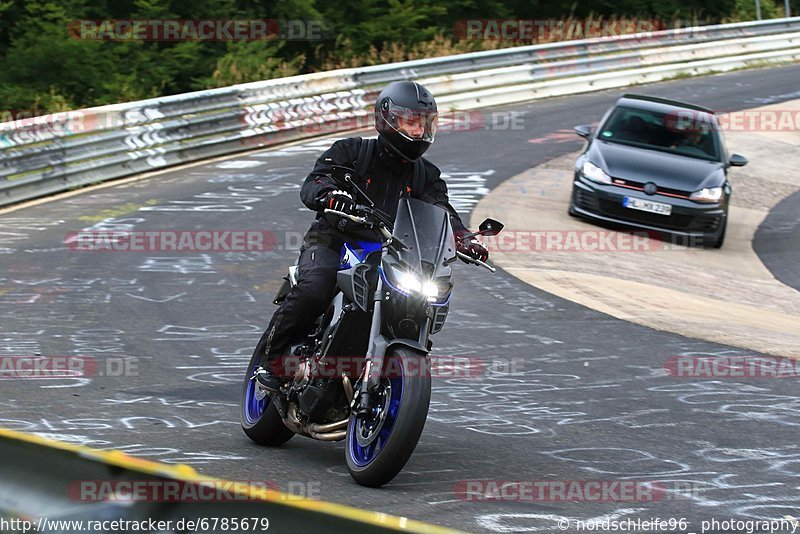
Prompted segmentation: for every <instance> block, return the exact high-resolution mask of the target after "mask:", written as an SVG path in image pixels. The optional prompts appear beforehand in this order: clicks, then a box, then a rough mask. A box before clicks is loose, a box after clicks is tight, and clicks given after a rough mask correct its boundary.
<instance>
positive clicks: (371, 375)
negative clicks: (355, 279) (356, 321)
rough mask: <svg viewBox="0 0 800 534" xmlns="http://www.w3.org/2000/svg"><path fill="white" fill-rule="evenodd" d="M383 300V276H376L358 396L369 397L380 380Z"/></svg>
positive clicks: (382, 355)
mask: <svg viewBox="0 0 800 534" xmlns="http://www.w3.org/2000/svg"><path fill="white" fill-rule="evenodd" d="M382 301H383V277H381V276H379V277H378V282H377V284H376V287H375V293H373V295H372V302H373V309H372V322H371V323H370V327H369V342H368V343H367V354H366V357H365V364H364V377H365V379H364V380H362V381H361V387H360V388H359V393H360V395H359V397H363V399H365V400H366V399H369V398H370V395H369V393H368V392H370V391H375V389H376V388H377V387H378V385H379V384H380V382H381V370H382V369H383V359H384V358H385V357H386V350H385V349H386V347H380V348H379V347H378V346H377V345H378V343H377V341H378V340H379V339H380V337H381V325H382V324H383V314H382V313H381V305H382Z"/></svg>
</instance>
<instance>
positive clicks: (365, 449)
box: [347, 365, 404, 467]
mask: <svg viewBox="0 0 800 534" xmlns="http://www.w3.org/2000/svg"><path fill="white" fill-rule="evenodd" d="M399 367H400V368H401V369H402V365H400V366H399ZM403 378H404V377H403V376H402V372H401V376H399V377H397V378H390V379H389V383H390V384H391V388H392V390H391V398H390V399H389V400H388V402H387V414H386V420H385V421H384V423H383V426H382V427H381V429H380V431H379V432H378V436H377V437H376V438H375V439H374V440H372V441H371V442H370V443H369V444H368V445H367V446H362V445H361V444H360V443H359V442H358V439H357V438H356V432H359V431H360V430H361V428H362V423H361V419H360V418H357V417H351V418H350V424H349V428H348V429H347V435H348V439H347V441H348V454H349V455H350V459H351V460H352V461H353V463H354V464H355V465H356V466H358V467H366V466H368V465H369V464H371V463H372V462H373V461H374V460H375V458H377V457H378V454H379V453H380V452H381V451H382V450H383V448H384V447H385V446H386V443H387V442H388V441H389V438H390V437H391V435H392V430H394V426H395V423H396V422H397V416H398V415H399V413H400V400H401V399H402V397H403V384H404V380H403Z"/></svg>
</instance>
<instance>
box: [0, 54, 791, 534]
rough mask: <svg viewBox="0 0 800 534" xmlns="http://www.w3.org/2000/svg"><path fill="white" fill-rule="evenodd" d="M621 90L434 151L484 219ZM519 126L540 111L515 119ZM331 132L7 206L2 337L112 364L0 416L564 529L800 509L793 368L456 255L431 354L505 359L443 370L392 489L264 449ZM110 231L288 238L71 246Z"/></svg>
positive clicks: (737, 85) (495, 523) (737, 105)
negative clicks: (735, 375)
mask: <svg viewBox="0 0 800 534" xmlns="http://www.w3.org/2000/svg"><path fill="white" fill-rule="evenodd" d="M798 79H800V65H794V66H789V67H782V68H771V69H761V70H754V71H741V72H735V73H731V74H726V75H717V76H709V77H702V78H697V79H682V80H676V81H673V82H666V83H661V84H657V85H651V86H647V87H645V88H635V89H634V92H644V93H647V94H653V95H662V96H668V97H676V98H681V99H685V100H689V101H693V102H696V103H699V104H702V105H706V106H711V107H714V108H716V109H722V110H734V109H741V108H747V107H753V106H755V105H759V104H763V103H768V102H780V101H782V100H788V99H791V98H797V97H798V96H800V91H798V90H797V80H798ZM620 93H621V91H603V92H598V93H596V94H586V95H580V96H572V97H568V98H566V97H565V98H554V99H549V100H546V101H539V102H533V103H529V104H526V105H519V106H513V107H509V108H503V109H499V108H498V109H495V110H490V111H488V112H487V114H488V115H485V116H486V117H488V118H490V119H493V120H494V126H495V128H494V129H480V130H476V131H471V132H450V133H447V132H442V134H441V135H440V136H439V137H438V138H437V141H436V144H435V146H434V147H433V148H432V149H431V150H430V152H429V157H430V159H431V160H432V161H434V162H436V163H438V164H439V166H440V167H441V168H442V170H443V172H444V173H446V175H447V179H448V182H449V183H450V186H451V192H452V197H453V199H454V201H455V204H456V205H457V207H458V208H459V209H460V210H461V211H462V212H467V211H468V210H469V209H470V207H471V206H473V205H474V204H475V203H476V202H477V199H479V198H480V196H481V195H483V194H485V193H486V192H487V191H488V190H489V189H491V188H493V187H494V186H496V185H497V184H499V183H500V182H501V181H503V180H504V179H505V178H508V177H510V176H513V175H515V174H518V173H519V172H521V171H523V170H524V169H527V168H530V167H533V166H535V165H537V164H540V163H542V162H544V161H547V160H549V159H551V158H553V157H555V156H558V155H560V154H563V153H566V152H568V151H574V150H576V149H577V148H579V147H580V143H579V141H578V138H577V136H574V135H573V134H571V133H570V129H571V127H572V126H573V125H576V124H580V123H590V122H594V121H597V120H599V118H600V116H601V115H602V113H603V112H604V111H605V109H606V108H607V107H608V106H609V105H610V104H611V103H612V102H613V100H614V99H615V98H616V97H617V96H618V95H619V94H620ZM512 113H513V114H516V115H512ZM511 119H514V120H516V121H517V122H516V124H517V125H520V124H521V125H522V126H523V127H522V128H516V129H514V128H505V129H504V128H503V126H504V125H508V124H514V122H513V120H511ZM520 121H521V122H520ZM487 123H488V124H491V122H488V121H487ZM329 143H330V140H318V141H314V142H310V143H306V144H304V145H301V146H295V147H289V148H285V149H279V150H273V151H265V152H251V153H246V154H241V155H239V156H237V157H234V158H232V159H228V160H226V161H215V162H210V163H206V164H203V165H199V166H192V167H189V168H185V169H180V170H175V171H171V172H167V173H163V174H160V175H158V176H157V177H154V178H151V179H147V180H143V181H138V182H134V183H130V184H127V185H121V186H116V187H112V188H105V189H101V190H98V191H95V192H86V193H83V194H79V195H76V196H71V197H69V198H64V199H60V200H57V201H54V202H48V203H44V204H41V205H38V206H34V207H29V208H26V209H23V210H19V211H16V212H13V213H9V214H5V215H1V216H0V266H2V269H1V270H0V273H2V274H0V324H2V327H0V354H3V355H28V354H32V353H41V354H44V355H48V356H66V355H77V354H81V355H86V356H90V357H93V358H96V359H97V361H98V363H99V366H98V370H99V371H100V372H101V373H102V374H103V375H104V376H93V377H85V378H78V379H72V378H70V379H37V380H17V381H5V382H4V383H3V385H2V387H3V397H2V399H0V426H2V427H8V428H13V429H17V430H22V431H27V432H34V433H38V434H40V435H46V436H50V437H56V438H59V439H66V440H70V441H73V442H76V443H84V444H87V445H89V446H92V447H95V448H101V449H119V450H122V451H125V452H128V453H130V454H134V455H138V456H142V457H145V458H149V459H153V460H159V461H165V462H170V463H188V464H191V465H193V466H195V467H196V468H197V469H198V470H200V471H202V472H204V473H208V474H212V475H215V476H220V477H224V478H229V479H243V480H269V481H275V482H277V483H278V484H279V485H280V487H281V488H283V489H285V490H287V491H290V492H294V493H307V494H310V495H311V496H312V497H317V498H322V499H325V500H330V501H334V502H339V503H344V504H348V505H352V506H357V507H361V508H366V509H370V510H378V511H382V512H388V513H392V514H398V515H403V516H408V517H411V518H414V519H420V520H424V521H429V522H433V523H437V524H441V525H447V526H451V527H457V528H461V529H464V530H467V531H474V532H516V531H520V532H522V531H525V532H557V531H558V529H557V521H558V520H559V519H563V518H567V519H570V520H573V521H572V523H571V524H570V531H574V529H575V528H576V524H575V522H574V520H577V519H583V520H587V519H592V518H595V519H597V518H604V519H615V518H624V517H633V518H642V519H646V518H651V517H659V518H670V517H672V518H676V519H677V518H687V519H688V520H689V521H690V527H692V528H690V529H689V530H690V531H698V530H697V529H699V528H700V521H701V520H704V519H711V518H717V519H719V520H723V519H728V518H741V519H747V518H750V519H753V518H780V517H783V516H785V515H793V516H795V517H797V516H798V515H799V514H800V511H799V510H798V504H797V503H798V502H800V490H799V489H798V488H799V487H800V486H799V485H798V481H799V479H798V477H800V445H799V444H798V443H797V427H798V425H800V400H798V397H797V388H796V386H797V381H796V380H792V379H786V380H770V379H732V378H728V379H725V378H717V379H693V378H681V377H670V376H666V374H667V373H666V371H665V365H666V364H667V362H668V360H669V359H670V358H671V357H675V356H711V357H717V356H731V355H747V354H748V353H747V352H746V351H743V350H739V349H736V348H733V347H729V346H724V345H718V344H712V343H707V342H703V341H697V340H692V339H687V338H683V337H681V336H678V335H673V334H668V333H663V332H658V331H655V330H652V329H649V328H646V327H642V326H637V325H633V324H630V323H627V322H624V321H620V320H616V319H612V318H610V317H608V316H605V315H603V314H601V313H598V312H594V311H591V310H588V309H586V308H583V307H581V306H578V305H576V304H573V303H571V302H568V301H564V300H561V299H559V298H556V297H554V296H552V295H549V294H546V293H544V292H542V291H539V290H537V289H536V288H531V287H528V286H525V285H524V284H522V283H521V282H519V281H518V280H516V279H514V278H513V277H511V276H509V275H507V274H505V273H503V272H498V273H497V274H494V275H492V274H490V273H488V272H487V271H484V270H482V269H479V268H475V267H470V266H466V265H462V264H460V263H459V266H458V267H457V268H456V274H455V277H456V280H455V282H456V290H455V294H454V297H453V301H452V304H451V313H450V317H449V319H448V321H447V324H446V325H445V329H444V331H443V332H442V333H441V334H439V335H437V336H435V338H434V341H435V354H438V355H455V356H468V357H476V358H481V359H483V360H484V361H486V362H487V364H488V365H487V367H486V372H485V374H484V376H481V377H478V378H457V379H445V378H438V379H436V380H435V381H434V391H433V396H432V405H431V410H430V416H429V420H428V423H427V426H426V427H425V431H424V433H423V436H422V439H421V441H420V443H419V446H418V447H417V450H416V452H415V453H414V455H413V457H412V458H411V460H410V462H409V463H408V465H407V466H406V468H405V470H404V471H403V472H402V473H401V474H400V475H399V476H398V477H397V478H396V479H395V481H394V482H393V483H391V484H390V485H388V486H386V487H384V488H382V489H380V490H375V489H366V488H362V487H359V486H358V485H356V484H355V483H354V482H353V481H352V480H351V479H350V477H349V475H348V474H347V469H346V466H345V462H344V452H343V446H342V444H341V443H338V444H327V443H317V442H313V441H311V440H308V439H305V438H300V437H295V438H294V439H293V440H292V441H290V442H289V443H288V444H287V445H286V446H285V447H282V448H280V449H265V448H260V447H258V446H256V445H254V444H253V443H251V442H250V441H249V440H248V439H247V438H246V437H245V436H244V434H243V433H242V432H241V429H240V428H239V423H238V413H239V412H238V400H239V392H240V381H241V379H242V375H243V372H244V366H245V365H246V362H247V361H248V359H249V356H250V354H251V352H252V348H253V346H254V345H255V342H256V341H257V339H258V337H259V335H260V333H261V331H262V330H263V328H264V327H265V325H266V322H267V320H268V319H269V317H270V315H271V314H272V312H273V310H274V306H273V305H272V304H271V300H272V297H273V294H274V292H275V290H276V289H277V287H278V282H279V281H280V277H281V276H282V275H283V273H284V271H285V269H286V267H287V266H288V265H289V264H290V263H291V262H292V261H293V260H294V258H295V256H296V254H297V248H298V244H299V236H300V235H302V233H303V232H304V231H305V229H306V227H307V226H308V224H309V223H310V222H311V220H312V218H313V215H312V214H311V213H310V212H308V211H306V210H304V209H303V208H302V205H301V204H300V201H299V197H298V191H299V187H300V183H301V182H302V180H303V178H304V177H305V175H306V174H307V172H308V170H309V169H310V167H311V165H312V163H313V159H314V158H315V157H316V156H317V155H318V154H319V153H320V152H321V151H322V150H323V149H324V148H325V147H326V146H327V145H328V144H329ZM565 209H566V208H565ZM794 213H796V209H795V210H794ZM791 215H792V213H791V212H789V214H788V215H787V217H788V218H789V219H791ZM768 222H769V220H768ZM795 222H796V221H795ZM90 227H92V228H94V229H114V228H118V229H125V228H131V229H136V230H199V229H204V230H219V231H224V230H254V229H260V230H268V231H270V232H273V233H274V235H275V236H276V238H277V245H278V248H277V249H276V250H272V251H268V252H216V251H215V252H183V253H160V252H157V251H154V252H147V253H136V252H80V251H76V250H71V249H70V248H68V247H67V246H65V245H64V239H65V236H67V234H68V233H69V232H74V231H77V230H80V229H85V228H90ZM787 242H788V241H787ZM795 244H796V243H795ZM757 250H760V249H759V248H758V247H757ZM771 257H772V258H774V259H775V261H776V262H778V264H779V265H781V264H780V262H781V261H784V260H781V259H780V258H789V259H791V258H790V257H789V256H780V257H778V256H777V255H772V256H771ZM794 265H795V266H796V263H795V264H794ZM785 267H786V266H785V265H782V266H781V268H785ZM794 270H795V272H796V267H795V269H794ZM795 287H797V286H795ZM120 370H122V371H125V372H124V373H122V374H123V375H125V376H117V375H119V374H120ZM100 372H98V373H96V374H98V375H99V374H101V373H100ZM109 375H115V376H109ZM467 480H505V481H508V480H550V481H581V480H604V481H610V482H613V481H628V482H631V481H660V482H661V483H662V484H663V487H665V488H666V489H667V490H668V491H667V493H666V495H664V496H663V498H660V499H655V500H653V499H644V500H640V501H623V502H613V501H599V502H598V501H584V502H563V501H558V500H554V501H545V502H501V501H473V500H471V501H465V500H462V499H460V498H459V496H458V495H456V494H455V493H454V488H456V487H457V486H458V485H459V484H461V483H463V481H467ZM276 527H278V526H276ZM275 530H277V531H279V532H280V531H281V529H280V528H279V527H278V528H276V529H275ZM677 530H678V529H676V531H677Z"/></svg>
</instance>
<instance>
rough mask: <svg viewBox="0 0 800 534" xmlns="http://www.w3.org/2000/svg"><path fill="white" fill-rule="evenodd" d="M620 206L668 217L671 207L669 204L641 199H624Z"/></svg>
mask: <svg viewBox="0 0 800 534" xmlns="http://www.w3.org/2000/svg"><path fill="white" fill-rule="evenodd" d="M622 205H623V206H624V207H626V208H631V209H634V210H639V211H649V212H650V213H658V214H659V215H669V214H670V213H672V206H671V205H669V204H664V203H663V202H653V201H652V200H644V199H641V198H632V197H625V198H623V199H622Z"/></svg>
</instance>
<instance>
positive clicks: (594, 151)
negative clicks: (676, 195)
mask: <svg viewBox="0 0 800 534" xmlns="http://www.w3.org/2000/svg"><path fill="white" fill-rule="evenodd" d="M587 157H588V158H589V160H590V161H592V162H593V163H595V164H597V165H600V166H601V167H602V168H603V169H604V170H605V171H606V172H607V173H608V174H610V175H611V176H612V177H614V178H622V179H623V180H632V181H635V182H641V183H646V182H654V183H655V184H656V185H657V186H659V187H663V188H669V189H677V190H679V191H698V190H700V189H702V188H704V187H715V186H719V185H722V183H723V182H724V181H725V179H724V169H725V165H724V164H723V163H721V162H719V161H707V160H702V159H696V158H689V157H686V156H679V155H676V154H667V153H665V152H659V151H657V150H647V149H644V148H636V147H631V146H626V145H619V144H614V143H606V142H603V141H599V140H598V141H596V142H594V143H592V147H591V149H590V150H589V153H588V154H587Z"/></svg>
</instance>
